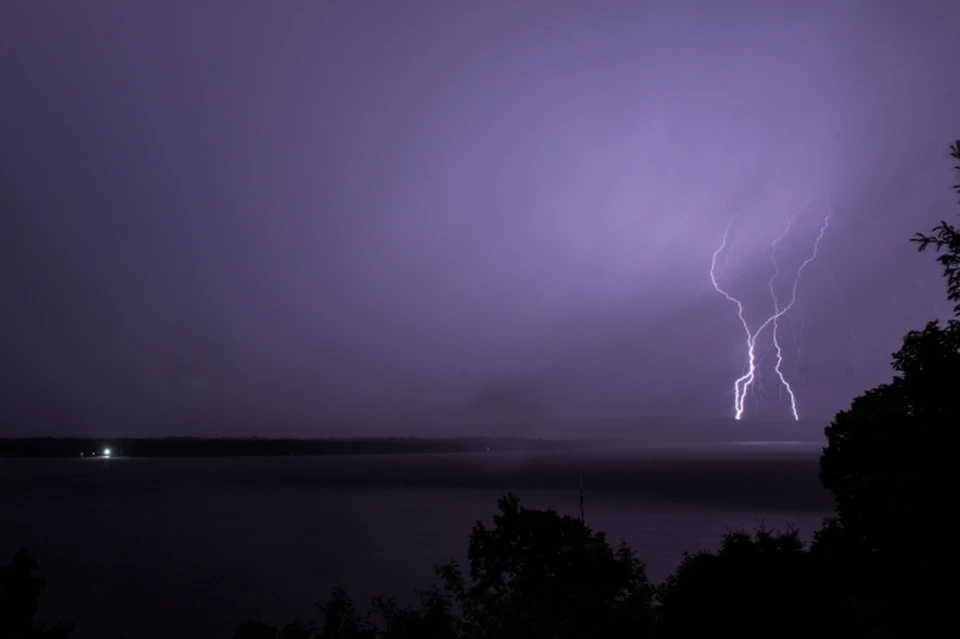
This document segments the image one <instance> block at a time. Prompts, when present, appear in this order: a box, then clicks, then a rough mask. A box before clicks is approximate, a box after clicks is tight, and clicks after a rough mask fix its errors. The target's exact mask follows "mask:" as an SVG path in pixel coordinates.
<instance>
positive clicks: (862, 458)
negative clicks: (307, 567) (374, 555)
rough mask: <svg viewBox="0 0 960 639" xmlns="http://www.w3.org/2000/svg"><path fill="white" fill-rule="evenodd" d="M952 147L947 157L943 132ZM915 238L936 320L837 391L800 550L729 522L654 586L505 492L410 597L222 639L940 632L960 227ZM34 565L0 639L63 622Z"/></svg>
mask: <svg viewBox="0 0 960 639" xmlns="http://www.w3.org/2000/svg"><path fill="white" fill-rule="evenodd" d="M953 156H954V157H955V158H956V159H957V160H960V142H958V143H957V144H955V145H954V147H953ZM957 169H958V171H960V166H958V167H957ZM956 189H957V191H958V193H960V185H958V186H957V187H956ZM915 239H916V241H917V242H918V243H919V247H920V249H921V250H923V249H925V248H927V247H931V246H932V247H934V248H935V249H937V250H938V251H939V256H938V261H939V262H940V264H941V265H942V266H943V268H944V274H945V277H946V280H947V292H948V297H949V299H950V300H951V301H952V302H954V303H955V307H954V319H951V320H949V321H948V322H947V323H946V325H938V324H937V323H936V322H931V323H929V324H927V325H926V326H925V327H924V328H923V329H922V330H920V331H912V332H910V333H909V334H907V336H906V337H905V338H904V340H903V345H902V347H901V348H900V350H899V351H898V352H897V353H895V354H894V355H893V368H894V370H895V372H896V374H895V375H894V377H893V379H892V381H890V382H889V383H886V384H883V385H881V386H878V387H877V388H874V389H872V390H869V391H867V392H866V393H864V394H863V395H861V396H859V397H857V398H856V399H854V400H853V403H852V405H851V407H850V408H849V409H848V410H845V411H841V412H840V413H838V414H837V416H836V417H835V419H834V421H833V422H832V423H831V424H830V426H828V427H827V429H826V436H827V446H826V447H825V448H824V450H823V453H822V455H821V458H820V481H821V483H822V484H823V486H824V488H826V489H827V490H829V491H830V492H831V493H832V494H833V497H834V501H835V507H836V508H835V513H834V515H833V517H831V518H829V519H827V520H826V521H825V522H824V525H823V527H822V528H821V529H820V530H819V531H817V532H816V534H815V535H814V541H813V544H812V545H811V546H810V547H805V546H804V544H802V543H801V542H800V540H799V538H798V535H797V533H796V532H795V531H786V532H776V531H768V530H763V529H760V530H757V531H755V532H753V533H750V534H748V533H744V532H733V533H730V534H728V535H726V537H725V538H724V539H723V540H722V543H721V545H720V548H719V549H718V550H717V551H715V552H697V553H693V554H688V555H686V556H685V557H684V559H683V560H682V561H681V563H680V566H679V567H678V568H677V570H676V572H675V573H674V574H673V575H672V576H670V577H669V578H668V579H667V580H666V581H665V582H664V583H663V584H660V585H655V584H652V583H650V581H649V579H648V578H647V575H646V571H645V568H644V564H643V563H642V562H641V561H640V559H639V558H637V557H636V556H635V555H634V553H633V552H632V551H631V550H630V549H629V548H628V547H626V546H625V545H622V544H621V545H613V544H611V543H610V542H609V541H608V540H607V539H606V537H605V536H604V534H603V533H601V532H596V531H593V530H592V529H590V527H589V526H588V525H587V524H586V523H585V522H583V521H581V519H579V518H575V517H570V516H564V515H560V514H558V513H557V512H554V511H541V510H532V509H527V508H525V507H523V506H522V505H521V503H520V501H519V500H518V499H517V497H515V496H514V495H510V494H508V495H506V496H504V497H503V498H501V499H500V500H499V502H498V510H499V512H498V513H497V515H496V516H495V517H494V519H493V525H492V526H488V525H487V524H484V523H482V522H481V523H477V524H476V526H475V527H474V529H473V531H472V533H471V535H470V539H469V546H468V566H466V567H464V568H461V567H460V566H458V565H456V564H455V563H451V564H447V565H444V566H440V567H438V568H437V583H436V584H435V585H434V586H432V587H430V588H428V589H426V590H423V591H421V592H420V593H419V595H420V603H419V604H418V605H416V606H413V607H401V606H398V605H397V604H396V603H395V602H394V601H392V600H390V599H375V600H374V601H373V602H372V604H371V609H370V611H369V612H366V611H364V612H359V611H358V610H357V609H356V608H355V606H354V603H353V602H352V601H351V599H350V597H349V595H348V593H347V592H345V591H344V590H343V589H342V588H340V587H336V588H334V589H333V591H332V592H331V593H330V596H329V598H328V599H327V601H326V602H324V603H321V604H319V605H318V606H317V608H318V617H319V621H318V622H317V623H314V622H304V621H299V620H294V621H292V622H290V623H288V624H286V625H284V626H282V627H274V626H271V625H269V624H265V623H262V622H259V621H247V622H244V623H242V624H240V625H239V626H238V627H237V628H236V631H235V633H234V637H235V639H414V638H417V639H481V638H483V639H488V638H489V639H513V638H517V639H521V638H523V639H548V638H549V639H584V638H592V637H597V638H619V637H638V638H639V637H659V638H665V639H666V638H674V637H678V638H680V637H682V638H699V637H715V636H717V637H718V636H731V637H734V636H735V637H740V638H752V637H757V638H760V637H762V638H763V639H767V638H769V637H789V638H793V637H796V638H798V639H799V638H801V637H802V638H804V639H807V638H809V637H814V636H824V637H847V638H850V637H856V638H877V639H880V638H883V639H886V638H913V637H917V638H920V637H939V636H951V635H953V634H955V633H956V630H955V628H956V612H955V609H954V606H955V605H956V602H957V600H958V595H960V581H958V575H960V559H958V555H957V552H956V549H955V548H954V545H953V544H954V543H956V542H955V534H954V531H955V530H956V526H955V512H954V509H955V507H956V504H957V495H958V494H960V492H958V489H960V475H958V473H957V472H956V465H955V456H956V454H957V450H958V443H960V434H958V433H960V430H958V426H960V401H958V398H960V395H958V391H960V321H958V319H960V232H958V230H957V229H956V228H955V227H954V226H952V225H949V224H947V223H946V222H943V223H941V224H940V225H938V226H937V227H936V228H935V229H934V230H933V234H932V235H930V236H923V235H920V236H917V237H916V238H915ZM36 572H37V566H36V564H35V562H34V560H33V558H32V557H31V556H30V554H29V553H27V552H26V551H20V552H19V553H17V554H16V555H15V556H14V557H13V559H12V561H11V562H10V564H8V565H7V566H6V567H4V568H3V569H2V570H0V639H8V638H9V639H13V638H18V639H19V638H24V637H30V638H40V637H44V638H48V639H53V638H59V637H66V636H68V635H69V634H70V631H71V628H70V626H69V624H63V623H61V624H57V625H54V626H43V625H41V624H39V623H38V622H35V617H36V613H37V602H38V599H39V597H40V595H41V594H42V592H43V588H44V582H43V581H42V579H41V578H40V577H38V576H37V575H36ZM160 605H162V602H161V604H160ZM170 614H176V612H175V611H170ZM130 636H131V637H133V636H136V629H131V634H130Z"/></svg>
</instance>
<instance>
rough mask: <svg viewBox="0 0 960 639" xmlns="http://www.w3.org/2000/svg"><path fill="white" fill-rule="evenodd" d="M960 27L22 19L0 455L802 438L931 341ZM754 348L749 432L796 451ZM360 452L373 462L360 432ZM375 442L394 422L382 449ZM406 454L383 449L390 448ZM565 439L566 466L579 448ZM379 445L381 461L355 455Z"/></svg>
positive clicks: (939, 23) (402, 17) (20, 12)
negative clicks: (595, 433)
mask: <svg viewBox="0 0 960 639" xmlns="http://www.w3.org/2000/svg"><path fill="white" fill-rule="evenodd" d="M958 24H960V3H958V2H956V1H954V0H929V1H926V2H907V1H906V0H903V1H893V0H845V1H843V2H840V1H837V0H824V1H809V2H806V1H805V2H800V1H797V2H786V1H785V2H769V1H762V0H729V1H725V2H716V1H714V0H703V1H700V2H686V1H682V0H669V1H664V2H642V1H640V0H630V1H627V0H624V1H622V2H613V1H602V0H597V1H594V2H579V1H569V2H560V1H555V2H534V1H532V0H531V1H524V2H518V1H516V0H509V1H506V0H504V1H500V0H497V1H493V0H485V1H483V2H480V1H477V2H466V1H463V2H461V1H450V0H442V1H441V0H437V1H436V2H428V1H421V0H407V1H404V2H387V1H381V2H372V1H366V2H360V1H358V2H333V1H325V2H320V1H310V2H307V1H303V2H298V1H293V0H289V1H283V2H245V1H239V0H230V1H227V0H224V1H201V0H190V1H187V0H166V1H164V2H122V1H120V0H116V1H110V2H108V1H100V2H97V1H94V0H90V1H87V2H75V3H64V2H42V1H34V2H5V3H3V4H2V6H0V83H2V84H0V95H2V96H3V97H2V99H0V209H2V211H3V213H2V215H0V265H2V271H0V299H2V300H3V313H2V316H0V347H2V353H3V355H2V358H0V374H2V379H0V383H2V394H0V411H2V423H0V432H35V433H46V432H68V433H95V434H98V433H100V432H109V433H114V434H140V433H171V432H173V433H206V432H222V433H251V432H257V433H259V434H263V435H268V434H272V433H281V432H282V433H284V434H288V433H296V434H328V433H335V434H343V433H344V432H361V431H363V429H364V428H366V429H367V430H370V431H373V430H377V429H380V431H383V432H396V433H397V434H404V433H405V432H407V431H409V430H410V429H411V428H413V427H412V426H410V423H428V422H429V423H431V424H433V426H431V427H430V428H432V429H433V430H432V431H431V432H437V433H449V434H457V433H460V432H466V428H467V427H466V426H462V424H463V423H466V422H467V421H469V419H470V418H472V417H478V416H479V418H482V419H488V418H489V419H502V418H504V415H506V416H507V417H510V416H513V418H517V419H521V418H522V419H529V420H531V421H538V422H539V423H541V424H551V423H554V422H557V421H560V420H563V419H566V418H571V417H592V416H610V417H612V416H621V417H622V416H632V415H674V416H676V415H680V416H690V415H694V416H710V417H728V416H731V415H732V414H733V410H734V394H733V382H734V380H735V379H736V378H737V377H738V376H739V375H741V374H742V373H743V372H744V365H745V357H746V344H745V334H744V330H743V327H742V326H741V325H740V323H739V320H738V318H737V313H736V306H735V305H734V304H732V303H731V302H729V301H727V300H726V299H724V297H723V296H721V295H720V294H719V293H718V292H717V291H715V290H714V289H713V286H712V284H711V282H710V279H709V271H710V265H711V258H712V256H713V253H714V251H715V250H717V249H718V248H719V247H720V246H721V243H722V241H723V238H724V232H725V230H727V229H728V228H729V233H728V235H727V244H726V248H725V250H724V251H723V252H721V253H720V254H718V259H717V262H716V264H717V268H716V272H715V274H716V276H717V280H718V283H720V284H721V286H722V287H723V288H724V289H725V290H726V291H727V292H729V293H730V294H732V295H734V296H736V297H737V298H738V299H740V300H741V301H742V302H743V304H744V310H745V315H744V317H745V319H747V321H748V322H749V323H750V325H751V327H752V329H756V327H757V326H759V324H760V323H762V321H763V320H764V319H765V318H766V317H768V316H769V315H770V314H771V313H772V312H773V302H772V300H771V297H770V291H769V288H768V279H769V277H770V275H772V273H773V264H772V263H771V260H770V245H771V242H772V241H773V240H775V239H776V238H777V237H778V236H779V235H781V233H782V232H783V230H784V228H785V226H786V225H787V223H788V222H789V221H790V220H791V219H794V222H793V224H792V226H791V229H790V233H788V234H787V235H786V236H784V237H783V239H782V240H780V242H779V243H778V252H777V254H776V257H777V260H778V263H779V267H780V271H781V275H780V278H779V279H778V280H777V281H776V282H775V290H776V292H777V294H778V296H779V297H780V298H781V302H780V303H781V306H782V305H783V304H784V303H785V301H784V300H788V299H789V293H790V290H791V285H792V283H793V279H794V277H795V275H796V272H797V269H798V267H799V265H800V263H801V262H802V260H804V259H806V258H807V257H808V256H809V255H810V254H811V253H810V252H811V251H812V250H813V248H814V243H815V240H816V238H817V233H818V231H819V229H820V228H821V225H822V224H823V223H824V220H825V218H826V217H827V216H828V215H830V218H829V221H828V226H827V230H826V231H825V233H824V235H823V237H822V240H821V241H820V243H819V247H818V258H817V260H816V261H814V262H813V263H812V264H810V265H809V266H808V267H807V268H806V269H805V270H804V271H803V277H802V279H801V281H800V283H799V285H798V286H797V299H796V304H795V306H793V307H792V308H791V310H790V311H789V312H788V313H786V314H785V315H784V316H783V317H782V318H781V320H780V323H779V325H780V333H779V336H780V342H781V345H782V346H783V365H782V367H781V370H782V371H783V373H784V376H785V378H786V379H787V380H788V381H789V383H790V384H791V385H792V388H793V390H794V391H795V395H796V400H797V405H798V409H799V412H800V414H801V416H802V417H810V418H821V417H830V416H832V415H833V414H834V413H835V412H836V411H837V410H839V409H842V408H844V407H846V406H848V405H849V402H850V400H851V399H852V397H853V396H854V395H856V394H859V393H860V392H862V391H863V390H865V389H866V388H868V387H871V386H873V385H876V384H877V383H880V382H882V381H885V380H886V379H889V377H890V375H891V371H890V368H889V359H890V353H892V352H893V351H894V350H896V348H897V347H898V343H899V340H900V338H901V337H902V336H903V334H904V333H905V332H906V331H907V330H909V329H911V328H919V327H921V326H922V325H923V323H924V322H925V321H927V320H931V319H935V318H936V317H937V316H938V315H939V316H940V317H942V318H945V317H946V316H947V313H948V305H947V304H946V302H945V296H944V285H943V282H942V280H941V279H940V277H939V271H938V269H937V266H936V264H935V262H934V258H933V256H932V255H929V254H926V255H924V254H919V255H918V254H917V253H916V252H915V250H914V248H913V247H912V246H911V245H909V243H908V242H907V240H908V238H909V237H910V235H911V234H913V233H914V232H916V231H922V230H927V229H929V228H930V227H931V226H933V225H934V224H935V223H936V222H937V221H938V220H939V219H941V218H951V217H952V216H953V215H954V214H955V213H956V212H957V211H958V209H957V206H956V204H955V202H954V201H953V194H952V192H951V190H950V186H951V184H952V180H953V175H952V174H951V162H950V160H949V158H948V156H947V147H948V145H949V143H950V142H952V141H953V140H954V139H956V138H958V137H960V91H958V89H957V88H956V80H957V76H956V74H957V63H956V61H957V60H958V59H960V39H958V38H957V37H956V25H958ZM771 337H772V332H771V331H770V330H769V329H768V331H767V332H766V333H764V334H761V335H760V336H759V337H758V339H757V347H756V350H757V354H758V360H760V358H761V357H762V356H763V355H764V354H765V353H768V352H769V353H770V354H769V356H767V357H766V358H765V359H762V361H759V363H758V372H757V381H756V382H755V383H754V390H756V391H757V392H756V393H753V394H751V396H749V397H748V398H747V400H746V402H745V415H744V417H745V418H757V419H760V418H763V419H792V416H791V411H790V406H789V402H788V401H787V400H788V399H789V398H788V397H787V396H786V395H784V394H783V392H782V388H781V387H780V386H779V382H778V380H777V378H776V375H775V371H774V368H773V366H774V363H775V357H774V354H773V352H772V351H769V346H770V338H771ZM356 422H361V423H362V424H364V426H353V425H351V426H346V424H354V423H356ZM381 422H390V423H391V424H393V423H396V425H390V424H384V423H381ZM374 424H376V426H374ZM545 428H547V432H549V427H545ZM350 429H356V430H355V431H351V430H350Z"/></svg>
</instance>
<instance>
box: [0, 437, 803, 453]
mask: <svg viewBox="0 0 960 639" xmlns="http://www.w3.org/2000/svg"><path fill="white" fill-rule="evenodd" d="M742 434H746V433H742ZM764 434H766V435H773V434H774V433H764ZM644 439H646V438H644ZM762 439H763V441H765V442H769V443H775V442H778V441H779V442H783V443H787V442H790V441H806V438H804V439H803V440H796V439H787V438H781V437H770V438H767V437H764V438H762ZM755 441H756V440H755ZM730 443H749V442H748V441H747V440H745V439H742V438H731V437H709V438H704V439H701V438H696V440H695V441H687V442H669V441H665V440H664V439H663V438H659V437H654V438H650V439H649V440H647V441H644V440H639V439H638V440H623V439H619V438H603V439H600V438H595V439H535V438H523V437H515V438H504V437H462V438H429V437H356V438H332V437H331V438H315V439H304V438H266V437H222V438H214V437H154V438H130V437H115V438H110V437H96V438H95V437H29V438H28V437H23V438H13V437H10V438H2V439H0V458H4V457H6V458H81V457H82V458H88V457H89V458H97V457H126V458H131V457H141V458H143V457H167V458H170V457H194V458H196V457H288V456H296V457H323V456H331V455H418V454H420V455H422V454H455V453H478V452H549V451H574V450H586V449H591V448H610V447H613V448H631V447H634V446H646V445H658V444H668V445H669V444H694V445H709V444H730Z"/></svg>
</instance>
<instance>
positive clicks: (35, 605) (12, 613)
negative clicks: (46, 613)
mask: <svg viewBox="0 0 960 639" xmlns="http://www.w3.org/2000/svg"><path fill="white" fill-rule="evenodd" d="M39 570H40V566H39V565H38V564H37V562H36V560H35V559H34V558H33V555H31V554H30V553H29V551H27V550H26V549H25V548H21V549H20V550H18V551H17V552H16V553H15V554H14V555H13V557H12V558H11V559H10V563H8V564H7V565H5V566H2V567H0V639H64V638H65V637H69V636H70V634H71V633H72V632H73V625H72V624H70V623H67V622H63V621H61V622H58V623H56V624H54V625H53V626H47V625H46V624H44V623H41V622H39V621H37V620H36V616H37V611H38V610H39V607H40V597H42V596H43V593H44V592H45V591H46V588H47V580H46V579H45V578H44V577H43V576H42V575H40V574H39Z"/></svg>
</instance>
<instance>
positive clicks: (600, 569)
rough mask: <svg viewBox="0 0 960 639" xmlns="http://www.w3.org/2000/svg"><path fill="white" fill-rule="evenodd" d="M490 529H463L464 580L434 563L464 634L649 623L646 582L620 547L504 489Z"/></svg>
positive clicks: (590, 631)
mask: <svg viewBox="0 0 960 639" xmlns="http://www.w3.org/2000/svg"><path fill="white" fill-rule="evenodd" d="M498 507H499V510H500V512H499V514H498V515H496V516H495V517H494V526H493V528H487V527H486V526H485V525H484V524H483V523H482V522H478V523H477V524H476V526H475V527H474V529H473V533H472V534H471V535H470V544H469V548H468V557H469V563H470V570H469V576H470V583H469V584H468V583H465V581H464V579H463V577H462V575H461V573H460V570H459V568H458V566H457V565H456V564H455V563H451V564H448V565H446V566H443V567H441V568H440V569H439V574H440V576H441V578H442V579H443V582H444V590H445V592H446V593H448V594H449V596H450V597H451V599H452V602H453V603H454V604H455V605H457V606H458V607H459V609H460V610H461V611H462V614H463V623H464V635H465V636H468V637H497V638H504V639H506V638H510V637H518V638H520V637H524V638H530V639H535V638H537V637H551V638H554V639H562V638H565V637H570V638H571V639H572V638H581V637H588V636H592V637H625V636H632V637H636V636H643V635H644V634H646V632H647V631H649V630H650V629H651V628H652V623H653V594H654V588H653V586H652V585H651V584H650V583H649V581H648V579H647V576H646V571H645V568H644V565H643V563H642V562H640V560H638V559H637V558H636V556H634V554H633V552H632V551H631V550H630V549H629V548H627V546H626V545H623V544H621V545H620V546H619V547H618V548H613V547H611V545H610V544H609V543H608V542H607V539H606V537H605V535H604V533H602V532H594V531H592V530H591V529H590V528H589V527H588V526H586V525H585V524H584V523H582V522H581V521H580V520H579V519H578V518H575V517H571V516H568V515H560V514H558V513H557V512H556V511H554V510H533V509H528V508H525V507H523V506H521V505H520V501H519V500H518V499H517V497H516V496H514V495H512V494H508V495H506V496H505V497H502V498H501V499H500V500H499V501H498Z"/></svg>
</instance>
